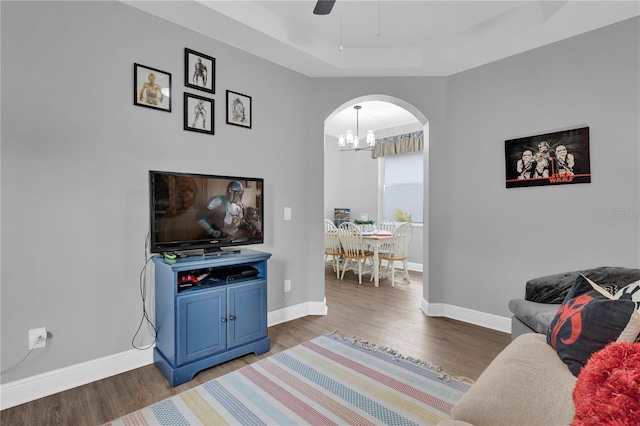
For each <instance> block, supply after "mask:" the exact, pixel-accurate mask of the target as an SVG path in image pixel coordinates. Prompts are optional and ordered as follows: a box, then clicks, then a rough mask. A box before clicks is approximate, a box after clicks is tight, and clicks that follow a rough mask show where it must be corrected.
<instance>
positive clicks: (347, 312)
mask: <svg viewBox="0 0 640 426" xmlns="http://www.w3.org/2000/svg"><path fill="white" fill-rule="evenodd" d="M400 276H401V275H400V274H399V275H398V277H400ZM363 278H364V277H363ZM411 279H412V281H411V283H406V282H404V281H403V280H402V279H401V278H400V279H398V280H397V281H396V287H395V288H392V287H391V284H390V281H389V280H387V279H382V280H381V281H380V287H378V288H375V287H374V286H373V283H371V282H369V280H368V276H367V277H366V279H363V284H362V285H358V277H357V275H354V274H353V273H351V272H347V274H346V275H345V278H344V280H342V281H340V280H337V279H336V278H335V274H334V273H333V272H332V270H331V268H330V267H327V269H326V277H325V283H326V288H325V292H326V298H327V306H328V315H326V316H309V317H304V318H300V319H297V320H294V321H289V322H286V323H283V324H279V325H276V326H272V327H269V336H270V337H271V351H270V352H268V353H266V354H263V355H260V356H256V355H253V354H251V355H247V356H244V357H241V358H238V359H235V360H232V361H229V362H226V363H224V364H221V365H218V366H215V367H212V368H209V369H207V370H204V371H202V372H200V373H198V374H197V375H196V376H195V378H194V379H193V380H192V381H190V382H188V383H185V384H183V385H180V386H176V387H171V386H170V385H169V384H168V383H167V381H166V380H165V379H164V377H163V376H162V375H161V374H160V372H159V371H158V370H157V369H156V368H155V366H153V365H148V366H145V367H142V368H138V369H135V370H132V371H129V372H126V373H122V374H119V375H116V376H113V377H109V378H107V379H103V380H100V381H97V382H93V383H89V384H87V385H84V386H81V387H78V388H75V389H71V390H68V391H65V392H61V393H58V394H55V395H51V396H48V397H46V398H41V399H38V400H36V401H32V402H29V403H26V404H22V405H19V406H17V407H12V408H9V409H6V410H3V411H2V412H0V423H1V425H2V426H14V425H100V424H103V423H106V422H109V421H110V420H113V419H115V418H118V417H120V416H123V415H125V414H128V413H130V412H132V411H135V410H138V409H140V408H143V407H145V406H147V405H150V404H152V403H154V402H157V401H160V400H162V399H165V398H167V397H170V396H172V395H175V394H177V393H179V392H182V391H185V390H187V389H190V388H192V387H194V386H197V385H199V384H202V383H204V382H207V381H209V380H211V379H214V378H216V377H219V376H221V375H223V374H226V373H229V372H231V371H234V370H236V369H238V368H240V367H243V366H245V365H248V364H251V363H253V362H255V361H257V360H259V359H261V358H264V357H266V356H269V355H271V354H274V353H276V352H280V351H282V350H285V349H287V348H290V347H293V346H295V345H297V344H300V343H303V342H305V341H307V340H310V339H313V338H314V337H317V336H320V335H323V334H326V333H330V332H332V331H336V330H337V331H338V332H340V334H343V335H346V336H355V337H357V338H359V339H363V340H367V341H369V342H370V343H376V344H378V345H386V346H389V347H391V348H393V349H396V350H398V351H399V352H400V353H401V354H403V355H405V356H412V357H414V358H419V359H421V360H423V361H428V362H431V363H433V364H435V365H438V366H440V367H442V369H443V370H444V371H445V372H447V373H449V374H452V375H454V376H464V377H468V378H471V379H473V380H475V379H477V378H478V376H479V375H480V373H481V372H482V371H483V370H484V369H485V368H486V367H487V365H488V364H489V363H490V362H491V360H492V359H493V358H494V357H495V356H496V355H497V354H498V352H500V351H501V350H502V349H503V348H504V347H505V346H506V345H507V344H508V343H509V342H510V335H508V334H505V333H501V332H497V331H494V330H488V329H485V328H482V327H478V326H474V325H470V324H466V323H463V322H460V321H455V320H450V319H446V318H429V317H427V316H425V315H424V314H423V313H422V311H421V310H420V303H421V300H422V274H419V273H411ZM293 290H294V291H295V288H294V289H293Z"/></svg>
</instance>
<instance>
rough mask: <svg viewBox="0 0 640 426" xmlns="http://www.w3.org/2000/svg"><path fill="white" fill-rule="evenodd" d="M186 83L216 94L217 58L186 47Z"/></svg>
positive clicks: (193, 87) (188, 85)
mask: <svg viewBox="0 0 640 426" xmlns="http://www.w3.org/2000/svg"><path fill="white" fill-rule="evenodd" d="M184 85H185V86H187V87H190V88H192V89H197V90H202V91H205V92H209V93H214V94H215V93H216V59H215V58H213V57H211V56H209V55H205V54H204V53H200V52H196V51H195V50H191V49H189V48H186V47H185V49H184Z"/></svg>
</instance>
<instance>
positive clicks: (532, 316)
mask: <svg viewBox="0 0 640 426" xmlns="http://www.w3.org/2000/svg"><path fill="white" fill-rule="evenodd" d="M580 275H584V276H586V277H587V278H590V279H591V280H593V281H595V282H596V283H606V284H607V287H608V288H607V290H609V291H610V292H611V293H614V292H615V290H616V289H620V288H622V287H624V286H626V285H627V284H630V283H632V282H635V281H638V280H640V269H631V268H622V267H616V266H600V267H597V268H591V269H585V270H581V271H572V272H564V273H560V274H553V275H547V276H544V277H540V278H533V279H531V280H529V281H527V282H526V284H525V296H524V299H513V300H511V301H509V310H510V311H511V313H512V314H513V316H512V317H511V339H512V340H513V339H515V338H516V337H518V336H520V335H521V334H524V333H542V334H546V333H547V330H548V329H549V325H550V324H551V321H552V320H553V318H554V317H555V315H556V312H557V311H558V308H559V307H560V304H561V303H562V301H563V300H564V298H565V296H566V295H567V293H568V292H569V289H570V288H571V286H572V285H573V283H574V282H575V281H576V279H577V278H578V276H580Z"/></svg>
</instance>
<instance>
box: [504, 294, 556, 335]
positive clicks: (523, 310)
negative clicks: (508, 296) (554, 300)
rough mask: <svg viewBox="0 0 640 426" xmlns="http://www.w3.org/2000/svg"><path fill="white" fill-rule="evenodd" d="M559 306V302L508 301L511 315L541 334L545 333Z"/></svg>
mask: <svg viewBox="0 0 640 426" xmlns="http://www.w3.org/2000/svg"><path fill="white" fill-rule="evenodd" d="M559 307H560V304H546V303H536V302H530V301H528V300H522V299H513V300H510V301H509V310H510V311H511V312H512V313H513V315H514V316H515V317H516V318H518V320H520V321H521V322H523V323H524V324H526V325H527V326H529V327H530V328H531V329H532V330H533V331H535V332H536V333H541V334H547V331H548V330H549V325H550V324H551V321H553V319H554V318H555V316H556V312H558V308H559Z"/></svg>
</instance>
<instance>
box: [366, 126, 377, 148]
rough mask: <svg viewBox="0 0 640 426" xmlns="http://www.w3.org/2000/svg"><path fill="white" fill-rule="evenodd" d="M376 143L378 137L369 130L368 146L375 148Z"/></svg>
mask: <svg viewBox="0 0 640 426" xmlns="http://www.w3.org/2000/svg"><path fill="white" fill-rule="evenodd" d="M375 143H376V135H375V133H373V130H367V145H369V146H373V145H374V144H375Z"/></svg>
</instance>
